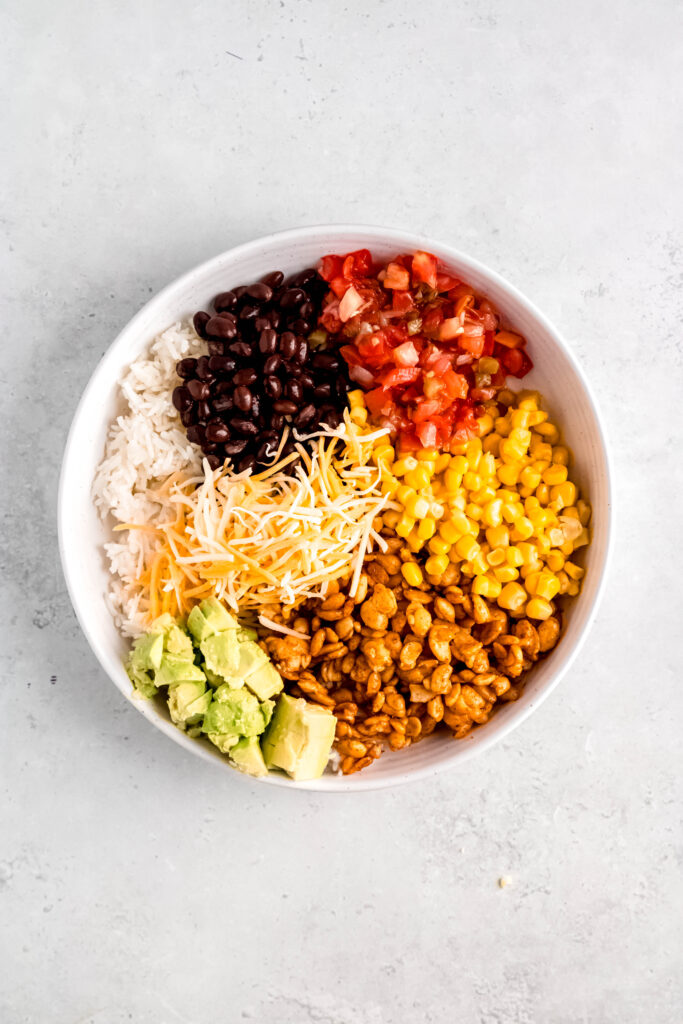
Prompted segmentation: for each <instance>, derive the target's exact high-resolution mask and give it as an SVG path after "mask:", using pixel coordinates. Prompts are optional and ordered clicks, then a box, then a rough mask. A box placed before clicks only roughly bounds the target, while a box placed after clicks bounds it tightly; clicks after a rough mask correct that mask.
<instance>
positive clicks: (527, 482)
mask: <svg viewBox="0 0 683 1024" xmlns="http://www.w3.org/2000/svg"><path fill="white" fill-rule="evenodd" d="M519 481H520V483H521V484H522V485H523V486H524V487H528V488H529V489H530V490H532V491H535V490H536V488H537V487H538V485H539V484H540V482H541V474H540V473H539V472H538V470H536V469H534V468H533V466H525V467H524V469H523V470H522V472H521V473H520V474H519Z"/></svg>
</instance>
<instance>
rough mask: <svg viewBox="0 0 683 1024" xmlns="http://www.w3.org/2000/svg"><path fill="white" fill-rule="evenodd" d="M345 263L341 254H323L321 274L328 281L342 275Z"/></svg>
mask: <svg viewBox="0 0 683 1024" xmlns="http://www.w3.org/2000/svg"><path fill="white" fill-rule="evenodd" d="M343 265H344V260H343V258H342V257H341V256H323V258H322V260H321V262H320V276H321V277H322V279H323V280H324V281H327V282H330V281H331V280H332V279H333V278H335V277H341V276H342V267H343Z"/></svg>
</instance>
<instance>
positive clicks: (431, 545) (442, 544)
mask: <svg viewBox="0 0 683 1024" xmlns="http://www.w3.org/2000/svg"><path fill="white" fill-rule="evenodd" d="M450 547H451V544H449V542H448V541H447V540H444V539H443V537H432V538H431V539H430V540H428V541H427V548H428V550H429V551H430V552H431V553H432V554H433V555H446V554H448V551H449V549H450Z"/></svg>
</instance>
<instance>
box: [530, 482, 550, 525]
mask: <svg viewBox="0 0 683 1024" xmlns="http://www.w3.org/2000/svg"><path fill="white" fill-rule="evenodd" d="M536 497H537V498H538V501H539V504H541V505H547V504H548V502H549V501H550V488H549V487H548V485H547V484H539V485H538V487H537V488H536ZM529 518H530V519H531V516H529Z"/></svg>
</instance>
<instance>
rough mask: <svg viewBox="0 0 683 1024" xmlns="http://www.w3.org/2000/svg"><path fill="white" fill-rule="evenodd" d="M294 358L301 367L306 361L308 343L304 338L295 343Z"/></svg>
mask: <svg viewBox="0 0 683 1024" xmlns="http://www.w3.org/2000/svg"><path fill="white" fill-rule="evenodd" d="M294 358H295V359H296V361H297V363H301V365H302V366H303V364H304V363H305V362H306V360H307V359H308V342H307V341H306V339H305V338H299V340H298V341H297V343H296V352H295V353H294Z"/></svg>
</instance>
